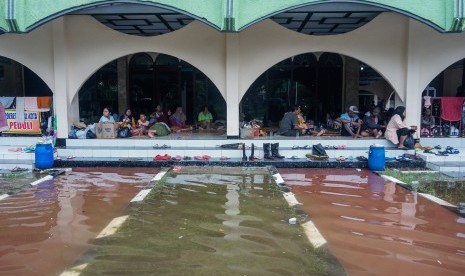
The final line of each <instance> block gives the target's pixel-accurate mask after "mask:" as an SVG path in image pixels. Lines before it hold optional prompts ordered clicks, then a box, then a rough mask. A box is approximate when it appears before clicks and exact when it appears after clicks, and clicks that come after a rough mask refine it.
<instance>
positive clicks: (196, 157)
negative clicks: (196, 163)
mask: <svg viewBox="0 0 465 276" xmlns="http://www.w3.org/2000/svg"><path fill="white" fill-rule="evenodd" d="M194 159H195V160H210V159H211V156H210V155H206V154H205V155H202V156H200V155H197V156H194Z"/></svg>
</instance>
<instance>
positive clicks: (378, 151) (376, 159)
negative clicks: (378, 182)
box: [368, 145, 386, 171]
mask: <svg viewBox="0 0 465 276" xmlns="http://www.w3.org/2000/svg"><path fill="white" fill-rule="evenodd" d="M385 165H386V154H385V152H384V146H378V145H374V146H370V151H369V153H368V168H369V169H370V170H372V171H384V167H385Z"/></svg>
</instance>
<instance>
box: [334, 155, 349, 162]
mask: <svg viewBox="0 0 465 276" xmlns="http://www.w3.org/2000/svg"><path fill="white" fill-rule="evenodd" d="M346 160H347V158H346V157H345V156H342V155H341V156H338V157H336V161H338V162H344V161H346Z"/></svg>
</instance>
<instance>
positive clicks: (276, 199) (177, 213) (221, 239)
mask: <svg viewBox="0 0 465 276" xmlns="http://www.w3.org/2000/svg"><path fill="white" fill-rule="evenodd" d="M129 215H130V217H129V219H128V221H127V222H126V223H125V224H124V225H123V226H122V227H121V229H120V230H119V231H118V232H117V233H116V234H114V235H112V236H108V237H105V238H103V239H102V240H99V241H96V244H95V246H94V248H93V249H92V250H90V251H89V252H88V253H87V254H88V255H90V256H92V260H91V261H90V262H89V264H88V266H87V268H86V269H85V270H84V271H83V273H82V274H81V275H327V274H328V273H329V271H330V269H331V268H329V267H328V266H327V264H326V263H325V262H324V261H323V260H322V259H321V258H320V256H319V255H318V254H317V253H316V252H315V251H314V249H313V248H312V246H311V244H310V243H309V242H308V240H307V238H306V236H305V234H304V233H303V232H302V228H301V227H300V226H299V225H298V224H297V225H290V224H289V223H288V219H289V218H290V216H292V212H291V210H290V208H289V207H288V204H287V202H286V201H285V200H284V198H283V195H282V192H280V191H279V190H278V189H277V186H276V185H275V184H274V183H272V179H271V175H270V174H269V172H268V171H267V170H266V169H256V170H255V169H242V168H219V169H218V168H217V169H214V168H195V169H194V168H183V169H182V171H181V172H180V173H179V174H173V175H170V176H168V177H167V178H166V182H165V185H164V186H163V187H162V188H160V189H159V190H157V191H154V192H152V194H149V195H148V198H146V199H145V200H144V202H143V203H140V204H138V205H136V206H134V207H132V209H131V210H130V211H129Z"/></svg>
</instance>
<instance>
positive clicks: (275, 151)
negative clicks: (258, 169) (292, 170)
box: [271, 143, 284, 159]
mask: <svg viewBox="0 0 465 276" xmlns="http://www.w3.org/2000/svg"><path fill="white" fill-rule="evenodd" d="M271 156H272V157H274V158H278V159H283V158H284V156H282V155H281V154H279V143H274V144H271Z"/></svg>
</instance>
